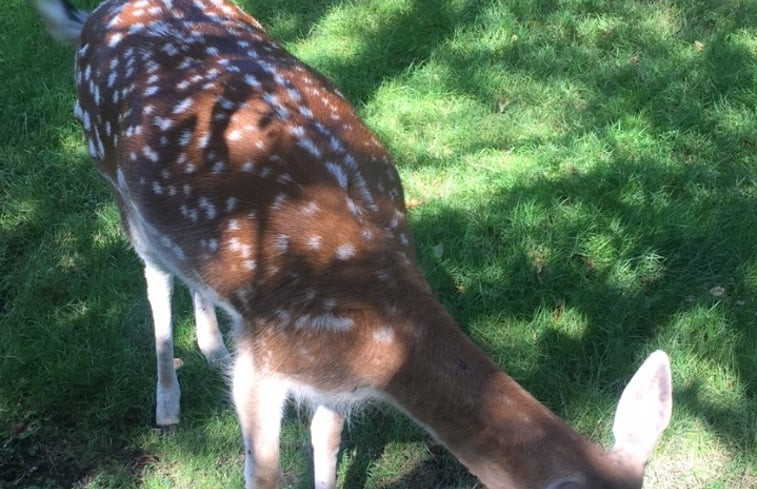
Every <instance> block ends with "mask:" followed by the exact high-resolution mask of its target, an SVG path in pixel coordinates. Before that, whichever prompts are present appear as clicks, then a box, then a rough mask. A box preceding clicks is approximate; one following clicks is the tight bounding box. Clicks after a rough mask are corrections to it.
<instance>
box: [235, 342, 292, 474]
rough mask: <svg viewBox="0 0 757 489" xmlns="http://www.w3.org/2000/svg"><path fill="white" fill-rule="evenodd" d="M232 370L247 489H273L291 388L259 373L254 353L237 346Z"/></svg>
mask: <svg viewBox="0 0 757 489" xmlns="http://www.w3.org/2000/svg"><path fill="white" fill-rule="evenodd" d="M238 350H239V351H238V353H237V355H236V359H235V361H234V369H233V378H232V384H233V396H234V405H235V407H236V411H237V415H238V416H239V424H240V426H241V428H242V438H243V439H244V448H245V464H244V478H245V487H246V489H274V488H275V487H276V483H277V482H278V479H279V435H280V433H281V417H282V414H283V411H284V405H285V403H286V399H287V395H288V388H287V385H286V383H285V382H284V381H283V380H282V379H281V378H278V377H276V376H273V375H270V374H266V373H264V372H263V371H262V370H260V369H256V366H255V361H254V359H253V355H252V353H250V352H249V351H247V349H246V348H244V345H243V344H240V345H238Z"/></svg>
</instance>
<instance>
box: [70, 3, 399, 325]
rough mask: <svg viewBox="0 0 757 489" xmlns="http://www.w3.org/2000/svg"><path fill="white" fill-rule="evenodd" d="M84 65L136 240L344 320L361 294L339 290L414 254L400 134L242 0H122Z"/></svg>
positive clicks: (177, 261) (103, 21)
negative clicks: (376, 131)
mask: <svg viewBox="0 0 757 489" xmlns="http://www.w3.org/2000/svg"><path fill="white" fill-rule="evenodd" d="M169 5H170V8H169V7H168V6H169ZM200 7H202V8H200ZM76 79H77V87H78V97H79V101H78V102H77V108H76V111H77V116H78V118H79V119H80V120H81V122H82V124H83V126H84V130H85V133H86V138H87V144H88V147H89V151H90V153H91V154H92V156H93V158H94V159H95V161H96V162H97V165H98V167H99V169H100V170H101V171H102V172H103V174H104V175H105V176H106V177H107V178H108V179H109V180H110V182H111V183H112V185H113V187H114V194H115V195H116V199H117V201H118V202H119V207H120V208H121V211H122V216H123V218H124V221H125V225H126V228H127V231H128V232H129V234H130V238H131V240H132V243H133V244H134V246H135V248H136V249H137V251H138V252H139V253H140V254H141V255H142V257H143V258H147V259H150V260H155V261H157V262H158V264H159V265H162V266H163V267H165V268H167V269H169V270H170V271H172V272H174V273H176V274H178V275H179V276H180V277H182V278H183V279H184V280H185V281H186V282H188V283H189V284H190V285H193V284H194V285H196V286H198V287H202V288H205V289H210V290H212V291H213V292H214V293H215V294H217V296H218V297H219V298H220V299H221V300H223V301H225V302H227V303H231V304H233V305H234V307H235V308H236V309H238V310H240V311H244V310H246V309H251V308H257V309H256V310H255V311H254V312H256V313H258V314H267V315H272V316H279V317H280V318H281V319H285V320H292V321H296V320H297V318H301V317H302V316H303V315H304V316H306V317H309V318H311V319H313V318H314V319H315V320H316V322H317V321H319V320H320V321H321V322H324V323H329V324H328V325H327V326H337V327H338V326H340V325H348V320H347V319H345V318H348V315H345V314H346V313H342V312H341V310H340V308H341V309H344V308H345V307H348V306H347V305H345V304H346V302H345V301H342V302H340V303H339V304H335V303H334V300H333V299H330V297H332V296H334V295H338V294H343V293H344V290H352V289H354V288H355V287H365V286H367V285H368V284H376V283H381V282H382V280H383V281H384V282H386V283H387V284H390V282H391V278H392V276H393V274H395V272H396V270H397V269H398V267H400V268H401V267H402V266H408V265H411V264H412V262H413V257H412V251H411V244H410V241H409V239H410V237H409V234H408V232H407V229H406V219H405V208H404V204H403V195H402V189H401V186H400V183H399V179H398V176H397V173H396V170H395V168H394V166H393V164H392V162H391V161H390V158H389V157H388V155H387V153H386V151H385V149H384V148H383V147H382V146H381V144H380V143H379V142H378V141H377V140H376V138H375V137H374V136H373V134H372V133H371V132H370V131H369V130H368V129H367V128H365V126H364V125H363V124H362V122H361V121H360V119H359V118H358V116H357V115H356V114H355V112H354V110H353V109H352V108H351V107H350V105H349V104H348V103H347V102H346V101H345V100H344V98H343V97H342V96H341V95H340V94H339V93H338V91H336V90H335V89H334V88H333V87H332V85H331V84H330V83H329V82H328V81H327V80H326V79H324V78H323V77H322V76H320V75H319V74H317V73H315V72H314V71H313V70H311V69H310V68H308V67H307V66H306V65H304V64H303V63H301V62H299V61H298V60H296V59H295V58H294V57H292V56H291V55H289V54H288V53H287V52H286V51H285V50H284V49H283V48H281V47H280V46H279V45H278V44H276V43H275V42H274V41H272V40H271V39H270V38H269V37H268V36H267V35H266V33H265V32H264V31H263V29H262V28H261V27H260V25H259V24H258V23H257V22H256V21H255V20H254V19H253V18H251V17H249V16H248V15H246V14H244V13H243V12H241V11H240V10H238V9H237V8H236V7H233V6H229V5H228V4H221V3H219V5H218V6H216V5H215V4H214V2H210V1H206V2H201V1H190V0H173V1H172V2H168V1H166V2H164V1H158V0H140V1H115V2H106V3H105V4H103V5H102V6H101V7H100V8H99V9H98V10H97V11H95V12H94V13H93V14H92V15H91V17H90V18H89V20H88V22H87V25H86V26H85V28H84V31H83V35H82V40H81V45H80V47H79V51H78V55H77V71H76ZM331 289H333V290H331ZM347 302H349V301H347ZM341 319H344V321H342V322H340V320H341ZM324 325H326V324H324Z"/></svg>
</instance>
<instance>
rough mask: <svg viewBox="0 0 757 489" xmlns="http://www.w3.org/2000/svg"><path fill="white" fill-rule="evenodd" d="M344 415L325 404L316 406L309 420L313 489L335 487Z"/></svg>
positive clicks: (332, 488) (334, 488)
mask: <svg viewBox="0 0 757 489" xmlns="http://www.w3.org/2000/svg"><path fill="white" fill-rule="evenodd" d="M343 426H344V417H343V416H342V415H341V414H339V413H336V412H334V411H332V410H331V409H329V408H327V407H325V406H318V408H317V409H316V410H315V413H313V419H312V421H311V422H310V441H311V443H312V444H313V472H314V475H315V489H336V458H337V455H338V454H339V444H340V442H341V438H342V427H343Z"/></svg>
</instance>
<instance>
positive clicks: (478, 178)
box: [0, 0, 757, 489]
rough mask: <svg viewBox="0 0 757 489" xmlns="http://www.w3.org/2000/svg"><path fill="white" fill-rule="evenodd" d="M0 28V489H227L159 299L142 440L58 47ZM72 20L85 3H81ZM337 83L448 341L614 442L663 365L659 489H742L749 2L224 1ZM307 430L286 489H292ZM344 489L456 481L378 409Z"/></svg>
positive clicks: (752, 209)
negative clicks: (165, 427)
mask: <svg viewBox="0 0 757 489" xmlns="http://www.w3.org/2000/svg"><path fill="white" fill-rule="evenodd" d="M6 3H7V5H5V15H3V16H2V17H0V100H1V101H2V106H3V110H2V111H0V487H3V488H9V489H18V488H27V487H29V488H31V487H37V488H73V487H76V488H87V489H96V488H97V489H99V488H129V487H144V488H165V487H175V488H181V487H187V488H203V487H239V488H241V487H242V478H241V465H242V464H241V460H242V459H241V441H240V436H239V433H238V428H237V424H236V419H235V416H234V415H233V412H232V410H231V409H230V405H229V403H228V395H227V389H226V387H225V385H224V381H223V379H222V377H221V375H218V374H217V373H214V372H213V371H211V370H210V369H209V368H208V367H207V365H206V364H205V361H204V359H203V358H202V356H201V355H200V354H199V352H198V351H197V348H196V347H195V344H194V336H193V335H194V333H193V331H192V322H191V321H192V317H191V307H190V302H189V299H188V296H187V294H181V293H179V294H177V297H176V299H175V307H176V311H177V354H178V356H180V357H181V358H182V359H183V360H184V367H182V369H181V370H180V371H179V375H180V380H181V382H182V386H183V418H182V424H181V426H180V427H179V428H178V429H177V431H176V432H175V433H173V434H172V435H169V436H161V435H160V434H159V433H157V432H155V431H154V430H153V429H152V428H151V420H152V416H153V409H154V407H153V403H154V401H153V395H154V393H153V385H154V374H155V373H154V366H153V365H154V358H153V351H152V348H153V347H152V339H151V324H150V319H149V310H148V307H147V302H146V299H145V295H144V285H143V280H142V277H141V269H140V266H139V263H138V260H137V258H136V256H135V255H134V253H133V252H131V251H130V250H129V248H128V246H127V245H126V243H125V240H124V238H123V236H122V234H121V232H120V230H119V224H118V215H117V211H116V209H115V207H114V205H113V204H112V202H111V199H110V197H109V194H108V190H107V188H106V185H105V182H104V181H103V180H102V179H101V178H100V177H99V176H98V175H97V174H96V173H95V171H94V169H93V167H92V164H91V163H90V161H89V158H88V157H87V156H86V150H85V148H84V145H83V141H82V137H81V135H80V131H79V128H78V127H77V126H76V124H75V123H74V122H73V118H72V115H71V113H72V110H71V108H72V106H73V100H74V95H73V82H72V75H71V73H72V65H73V63H72V49H71V48H66V47H59V46H56V45H55V44H54V43H53V42H52V41H51V40H50V39H49V38H48V37H47V36H46V34H45V33H44V32H43V29H42V27H41V25H40V22H39V21H38V20H37V18H36V17H35V15H34V13H33V12H32V11H31V9H30V8H29V7H28V5H27V4H26V3H25V2H24V1H22V0H11V1H10V2H6ZM76 3H77V5H80V6H87V7H91V6H94V5H95V4H96V3H97V2H95V1H83V0H82V1H78V2H76ZM239 3H240V4H241V5H242V6H243V7H244V8H245V9H246V10H248V11H250V12H252V13H253V14H254V15H256V17H257V18H258V19H259V20H260V21H261V22H263V24H265V25H266V26H267V27H268V29H269V30H270V32H271V33H272V34H273V35H274V36H276V37H277V38H278V39H280V40H281V41H282V42H283V43H284V44H285V45H286V46H287V47H288V49H290V50H291V51H292V52H293V53H295V54H296V55H298V56H299V57H301V58H303V59H304V60H306V61H307V62H308V63H310V64H311V65H313V66H314V67H316V68H317V69H319V70H321V71H322V72H324V73H325V74H327V75H328V76H329V77H331V78H332V79H334V81H335V82H336V84H337V85H338V86H339V87H341V88H342V90H343V92H344V93H345V94H346V96H347V98H348V99H350V100H352V101H353V102H354V104H355V105H356V107H357V108H358V110H359V111H360V113H361V114H362V115H363V117H364V118H365V119H366V121H367V123H368V124H369V126H370V127H372V128H373V129H374V130H375V131H376V133H377V134H378V135H379V136H380V138H381V139H382V140H383V141H384V142H385V143H386V144H387V145H388V147H389V148H390V150H391V152H392V154H393V155H394V156H395V158H396V161H397V164H398V167H399V168H400V172H401V174H402V177H403V181H404V183H405V187H406V190H407V198H408V201H409V202H410V203H411V207H412V211H411V217H412V225H413V229H414V233H415V240H416V246H417V250H418V254H419V257H420V261H421V264H422V267H423V268H424V270H425V272H426V274H427V276H428V278H429V281H430V283H431V284H432V287H433V288H434V290H435V291H436V293H437V295H438V296H439V298H440V299H441V300H442V301H443V302H444V304H445V305H446V306H447V307H448V308H449V310H450V311H451V312H452V314H453V315H454V316H455V317H456V318H457V319H458V320H459V322H460V324H461V327H463V328H464V330H465V331H466V332H467V333H468V334H469V335H470V336H471V337H472V338H473V339H474V340H475V341H476V342H477V343H478V344H480V345H481V346H482V347H483V348H484V349H486V351H487V352H488V353H489V354H490V355H491V356H492V357H493V358H494V359H495V360H496V361H497V362H498V363H499V364H500V365H502V367H503V368H505V369H506V370H507V371H508V372H509V373H510V374H511V375H513V376H514V377H515V378H516V379H517V380H519V381H520V382H521V383H522V384H523V385H525V386H526V387H527V388H528V389H529V390H531V391H532V392H533V393H534V394H535V395H536V396H537V397H538V398H540V399H541V400H543V401H544V402H545V403H546V404H548V405H549V406H550V407H551V408H552V409H554V410H555V411H556V412H557V413H559V414H560V415H561V416H563V417H564V418H566V419H567V420H568V421H569V422H570V423H571V424H572V425H574V426H576V427H577V429H579V430H580V431H582V432H583V433H585V434H586V435H587V436H589V437H590V438H592V439H594V440H596V441H598V442H602V443H605V444H608V443H610V442H611V440H610V434H609V431H610V429H609V427H610V425H611V421H612V412H613V409H614V404H615V402H616V399H617V396H618V395H619V393H620V391H621V389H622V387H623V385H624V383H625V382H626V381H627V379H628V378H629V376H630V374H631V373H632V372H633V370H634V369H635V367H636V366H637V365H638V364H639V362H640V361H641V360H642V359H643V358H644V357H645V355H646V354H647V353H649V352H650V351H652V350H654V349H656V348H663V349H665V350H666V351H668V352H669V353H670V355H671V358H672V361H673V369H674V387H675V392H674V395H675V408H674V413H673V421H672V423H671V426H670V427H669V428H668V430H667V431H666V432H665V434H664V436H663V438H662V440H661V442H660V444H659V446H658V448H657V450H656V451H655V453H654V455H653V458H652V461H651V463H650V465H649V467H648V472H647V485H646V487H653V488H674V487H687V488H689V487H706V488H748V487H754V486H755V485H757V389H756V382H757V355H755V352H756V351H757V231H755V216H756V215H757V156H756V155H757V114H756V113H755V107H757V27H755V26H757V4H755V3H754V2H750V1H746V0H744V1H739V0H724V1H721V2H716V3H712V2H706V1H704V0H689V1H685V2H683V1H673V0H668V1H614V0H581V1H575V2H558V1H548V0H539V1H534V0H529V1H525V0H523V1H521V0H507V1H506V0H450V1H447V2H436V1H432V0H385V1H355V0H352V1H333V0H316V1H313V2H305V1H301V0H282V1H279V2H263V1H256V0H249V1H240V2H239ZM301 418H302V419H304V418H305V415H304V414H302V413H299V412H298V411H296V410H295V409H292V410H291V411H290V412H289V413H288V416H287V418H286V421H285V423H284V435H283V440H282V447H283V460H282V466H283V469H284V484H283V487H287V488H298V489H304V488H306V487H309V485H310V484H311V482H310V480H311V479H310V478H311V477H312V475H311V474H312V470H311V469H310V467H309V452H308V443H309V442H308V438H307V430H306V429H305V427H304V424H303V423H302V422H301ZM340 480H341V481H342V484H343V487H345V488H347V489H353V488H365V489H368V488H376V489H402V488H458V489H462V488H470V487H473V486H474V484H475V482H474V481H473V479H472V478H471V477H470V476H469V475H467V474H466V472H465V471H464V469H462V468H461V467H460V466H459V465H458V464H457V463H456V462H455V461H454V460H453V459H452V458H451V457H450V456H449V455H447V454H446V452H445V451H444V450H443V449H441V448H440V447H439V446H438V445H437V444H435V443H434V442H433V441H432V440H431V439H430V438H429V437H428V436H427V435H425V434H424V433H423V432H422V431H421V430H420V429H418V428H416V427H414V426H413V425H412V424H411V423H410V422H409V421H407V420H406V419H404V418H402V417H401V416H399V415H397V414H396V413H395V412H393V411H392V410H391V409H389V408H385V407H381V406H372V407H369V408H367V409H366V410H365V411H364V412H362V413H360V414H359V415H358V416H357V417H356V418H355V419H354V420H353V422H352V424H351V426H350V429H349V430H348V432H347V433H346V434H345V437H344V445H343V450H342V454H341V465H340Z"/></svg>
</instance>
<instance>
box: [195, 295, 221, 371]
mask: <svg viewBox="0 0 757 489" xmlns="http://www.w3.org/2000/svg"><path fill="white" fill-rule="evenodd" d="M192 302H193V303H194V310H195V326H196V331H197V345H198V346H199V347H200V351H201V352H202V354H203V355H205V359H206V360H207V361H208V363H210V364H211V365H214V366H217V367H224V366H226V365H228V363H229V360H230V356H229V351H228V350H227V349H226V345H225V344H224V342H223V336H222V335H221V330H220V329H218V318H217V317H216V310H215V306H214V305H213V303H212V302H211V301H210V300H208V299H207V298H206V297H205V296H204V295H202V294H201V293H199V292H197V291H196V290H193V291H192Z"/></svg>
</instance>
